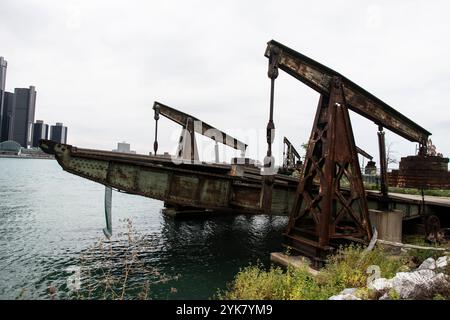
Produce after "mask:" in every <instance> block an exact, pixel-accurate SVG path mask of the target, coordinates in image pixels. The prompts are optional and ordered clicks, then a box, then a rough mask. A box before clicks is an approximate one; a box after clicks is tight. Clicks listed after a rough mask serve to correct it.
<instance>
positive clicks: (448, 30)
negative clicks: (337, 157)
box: [0, 0, 450, 163]
mask: <svg viewBox="0 0 450 320" xmlns="http://www.w3.org/2000/svg"><path fill="white" fill-rule="evenodd" d="M312 3H314V4H312ZM449 15H450V3H449V2H448V1H411V0H409V1H395V2H394V1H367V2H365V1H356V0H355V1H327V2H325V1H314V2H312V1H298V0H297V1H261V0H260V1H243V0H241V1H229V0H227V1H167V0H164V1H143V0H142V1H130V0H127V1H111V0H109V1H107V0H105V1H92V0H86V1H61V0H58V1H56V0H54V1H50V0H39V1H23V0H19V1H18V0H0V55H1V56H4V57H5V59H6V60H7V61H8V72H7V82H6V87H7V90H9V91H11V90H13V88H15V87H27V86H29V85H34V86H36V89H37V102H36V119H42V120H44V121H45V122H47V123H55V122H63V123H64V124H65V125H67V126H68V127H69V132H68V143H70V144H73V145H76V146H79V147H88V148H98V149H105V150H110V149H113V148H115V145H116V143H117V142H119V141H123V140H124V141H127V142H129V143H131V146H132V149H135V150H137V151H138V152H139V153H148V152H149V151H151V150H152V146H153V139H154V133H153V132H154V120H153V110H152V105H153V101H155V100H157V101H160V102H162V103H165V104H167V105H169V106H172V107H174V108H177V109H181V110H183V111H184V112H187V113H190V114H192V115H194V116H196V117H197V118H200V119H202V120H204V121H206V122H208V123H209V124H211V125H214V126H216V127H217V128H219V129H222V130H224V131H227V132H228V133H230V134H231V135H234V136H235V137H236V138H239V139H241V140H244V141H245V142H247V143H249V145H250V146H249V148H250V149H249V154H250V156H251V157H253V158H258V159H260V160H262V158H263V156H264V153H265V152H266V143H265V126H266V124H267V120H268V110H269V89H270V82H269V79H268V78H267V59H266V58H265V57H264V50H265V48H266V43H267V42H268V41H269V40H271V39H275V40H277V41H279V42H281V43H283V44H285V45H287V46H288V47H291V48H293V49H295V50H297V51H299V52H301V53H303V54H305V55H307V56H309V57H311V58H313V59H315V60H316V61H319V62H321V63H323V64H325V65H327V66H329V67H330V68H332V69H334V70H336V71H338V72H340V73H341V74H343V75H345V76H346V77H348V78H349V79H351V80H352V81H354V82H356V83H357V84H359V85H360V86H362V87H363V88H365V89H366V90H368V91H369V92H371V93H373V94H374V95H376V96H377V97H379V98H380V99H382V100H383V101H385V102H386V103H388V104H390V105H391V106H392V107H393V108H395V109H396V110H398V111H400V112H401V113H403V114H404V115H406V116H407V117H409V118H411V119H412V120H414V121H416V122H417V123H418V124H420V125H421V126H423V127H424V128H426V129H427V130H429V131H430V132H432V134H433V135H432V139H433V142H434V144H435V145H436V146H437V150H438V151H440V152H442V153H443V154H444V155H445V156H449V151H450V139H449V138H448V137H449V136H450V108H449V107H450V103H449V101H450V90H449V89H450V41H449V39H450V19H449ZM275 90H276V93H275V119H274V120H275V126H276V128H277V131H276V135H277V141H276V143H275V146H274V147H275V152H276V156H277V157H278V163H279V161H280V156H281V153H282V146H281V141H282V140H281V139H282V137H283V136H287V137H288V138H289V139H290V140H291V141H292V142H293V143H294V144H295V145H296V146H297V148H298V149H300V144H301V143H303V142H306V141H307V140H308V138H309V134H310V131H311V126H312V122H313V117H314V113H315V109H316V106H317V100H318V98H319V96H318V94H317V93H316V92H315V91H313V90H312V89H310V88H309V87H306V86H305V85H304V84H302V83H300V82H299V81H297V80H295V79H294V78H292V77H291V76H289V75H287V74H285V73H283V72H280V76H279V77H278V79H277V82H276V89H275ZM352 124H353V129H354V133H355V138H356V142H357V144H358V145H359V146H360V147H361V148H363V149H365V150H366V151H367V152H369V153H370V154H372V155H374V156H376V157H378V146H377V136H376V129H377V128H376V126H375V125H374V124H373V123H371V122H370V121H368V120H366V119H364V118H361V117H360V116H357V115H354V114H352ZM159 126H160V134H159V136H160V139H159V145H160V148H159V151H169V152H174V150H175V143H176V140H177V136H178V135H179V131H180V129H179V127H178V126H177V125H175V124H173V123H171V122H170V121H169V120H167V119H165V118H162V119H161V120H160V124H159ZM387 140H388V143H391V144H392V150H393V151H395V152H396V153H395V154H394V156H395V157H397V158H400V157H401V156H406V155H409V154H414V152H415V144H413V143H411V142H409V141H406V140H404V139H403V138H401V137H399V136H397V135H395V134H393V133H388V134H387ZM199 141H200V149H201V150H200V151H201V154H202V157H203V158H210V157H211V155H212V152H213V147H212V146H213V144H212V143H206V141H205V140H204V139H199ZM229 156H231V154H227V155H226V157H227V158H228V157H229ZM226 160H227V161H229V159H226ZM377 163H378V160H377Z"/></svg>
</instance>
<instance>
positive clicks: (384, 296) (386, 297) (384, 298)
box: [378, 292, 391, 300]
mask: <svg viewBox="0 0 450 320" xmlns="http://www.w3.org/2000/svg"><path fill="white" fill-rule="evenodd" d="M378 300H391V297H389V292H386V293H385V294H383V295H382V296H381V297H380V299H378Z"/></svg>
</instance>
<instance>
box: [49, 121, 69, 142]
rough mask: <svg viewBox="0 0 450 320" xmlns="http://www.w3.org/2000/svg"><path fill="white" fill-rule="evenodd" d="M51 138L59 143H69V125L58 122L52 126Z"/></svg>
mask: <svg viewBox="0 0 450 320" xmlns="http://www.w3.org/2000/svg"><path fill="white" fill-rule="evenodd" d="M50 140H52V141H55V142H58V143H67V127H64V126H63V124H62V123H60V122H57V123H56V125H54V126H51V127H50Z"/></svg>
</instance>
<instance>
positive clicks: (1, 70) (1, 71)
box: [0, 57, 8, 141]
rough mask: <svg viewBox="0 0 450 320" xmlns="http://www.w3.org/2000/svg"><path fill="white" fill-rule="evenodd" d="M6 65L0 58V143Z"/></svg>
mask: <svg viewBox="0 0 450 320" xmlns="http://www.w3.org/2000/svg"><path fill="white" fill-rule="evenodd" d="M7 67H8V63H7V62H6V60H5V59H4V58H3V57H0V141H3V140H2V132H3V130H2V125H3V114H4V113H5V108H4V96H5V86H6V69H7Z"/></svg>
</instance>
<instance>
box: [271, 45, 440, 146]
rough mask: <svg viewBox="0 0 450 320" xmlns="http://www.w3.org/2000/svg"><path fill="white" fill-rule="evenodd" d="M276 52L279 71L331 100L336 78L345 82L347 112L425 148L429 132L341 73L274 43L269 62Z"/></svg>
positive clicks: (343, 84) (343, 83)
mask: <svg viewBox="0 0 450 320" xmlns="http://www.w3.org/2000/svg"><path fill="white" fill-rule="evenodd" d="M274 48H276V49H277V50H278V51H279V53H278V54H279V58H278V67H279V68H280V69H281V70H283V71H285V72H287V73H288V74H290V75H291V76H293V77H295V78H297V79H298V80H300V81H301V82H303V83H305V84H306V85H308V86H309V87H311V88H313V89H314V90H316V91H317V92H319V93H321V94H324V95H326V96H328V95H329V94H330V89H329V88H330V83H331V81H332V79H333V77H336V76H337V77H340V78H341V79H342V86H343V90H344V96H345V101H346V105H347V106H348V108H349V109H350V110H352V111H354V112H356V113H358V114H360V115H362V116H363V117H365V118H368V119H370V120H372V121H373V122H375V124H377V125H381V126H383V127H385V128H386V129H389V130H391V131H392V132H395V133H396V134H398V135H400V136H402V137H403V138H405V139H408V140H410V141H413V142H418V143H420V144H422V145H426V141H427V140H428V137H429V136H430V135H431V133H430V132H428V131H427V130H425V129H424V128H422V127H421V126H419V125H418V124H417V123H415V122H414V121H412V120H410V119H409V118H407V117H406V116H404V115H403V114H401V113H400V112H398V111H397V110H395V109H393V108H392V107H391V106H389V105H388V104H386V103H385V102H383V101H381V100H380V99H378V98H377V97H375V96H374V95H372V94H371V93H369V92H367V91H366V90H364V89H363V88H361V87H360V86H358V85H357V84H355V83H354V82H352V81H350V80H349V79H347V78H346V77H344V76H342V75H341V74H339V73H338V72H336V71H334V70H332V69H330V68H328V67H326V66H324V65H322V64H320V63H319V62H317V61H314V60H313V59H311V58H308V57H307V56H305V55H303V54H301V53H299V52H296V51H294V50H292V49H290V48H288V47H286V46H284V45H282V44H281V43H278V42H276V41H274V40H272V41H270V42H269V43H268V44H267V49H266V53H265V56H266V57H268V58H270V54H271V52H273V49H274Z"/></svg>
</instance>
